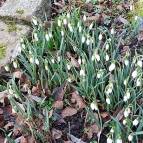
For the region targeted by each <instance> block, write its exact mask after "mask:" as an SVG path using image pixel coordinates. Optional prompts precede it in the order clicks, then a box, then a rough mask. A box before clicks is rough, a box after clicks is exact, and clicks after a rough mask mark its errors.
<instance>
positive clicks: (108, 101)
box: [106, 97, 111, 105]
mask: <svg viewBox="0 0 143 143" xmlns="http://www.w3.org/2000/svg"><path fill="white" fill-rule="evenodd" d="M106 103H107V104H108V105H110V103H111V101H110V98H109V97H107V98H106Z"/></svg>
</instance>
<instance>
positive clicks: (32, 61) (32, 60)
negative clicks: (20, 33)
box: [29, 56, 34, 64]
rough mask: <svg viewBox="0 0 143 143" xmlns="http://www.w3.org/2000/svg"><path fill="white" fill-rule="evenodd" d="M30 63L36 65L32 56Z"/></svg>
mask: <svg viewBox="0 0 143 143" xmlns="http://www.w3.org/2000/svg"><path fill="white" fill-rule="evenodd" d="M29 61H30V63H31V64H33V63H34V58H33V57H32V56H31V57H30V58H29Z"/></svg>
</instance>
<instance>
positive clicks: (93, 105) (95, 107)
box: [90, 102, 98, 111]
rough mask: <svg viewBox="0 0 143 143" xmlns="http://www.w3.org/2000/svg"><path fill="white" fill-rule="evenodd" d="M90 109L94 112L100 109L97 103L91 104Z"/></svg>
mask: <svg viewBox="0 0 143 143" xmlns="http://www.w3.org/2000/svg"><path fill="white" fill-rule="evenodd" d="M90 108H91V109H92V110H93V111H94V110H95V111H97V110H98V107H97V104H96V103H95V102H92V103H91V104H90Z"/></svg>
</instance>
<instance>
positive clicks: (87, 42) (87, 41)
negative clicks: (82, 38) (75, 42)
mask: <svg viewBox="0 0 143 143" xmlns="http://www.w3.org/2000/svg"><path fill="white" fill-rule="evenodd" d="M86 44H87V46H89V44H90V40H89V38H87V40H86Z"/></svg>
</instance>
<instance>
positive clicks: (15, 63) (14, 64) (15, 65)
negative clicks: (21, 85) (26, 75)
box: [13, 61, 18, 69]
mask: <svg viewBox="0 0 143 143" xmlns="http://www.w3.org/2000/svg"><path fill="white" fill-rule="evenodd" d="M13 67H14V68H15V69H16V68H17V67H18V65H17V62H16V61H13Z"/></svg>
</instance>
